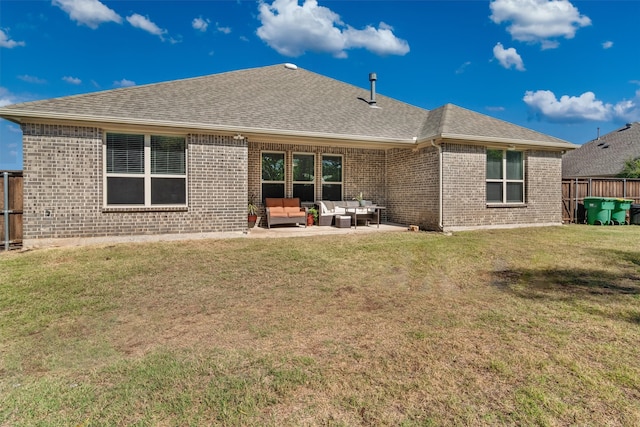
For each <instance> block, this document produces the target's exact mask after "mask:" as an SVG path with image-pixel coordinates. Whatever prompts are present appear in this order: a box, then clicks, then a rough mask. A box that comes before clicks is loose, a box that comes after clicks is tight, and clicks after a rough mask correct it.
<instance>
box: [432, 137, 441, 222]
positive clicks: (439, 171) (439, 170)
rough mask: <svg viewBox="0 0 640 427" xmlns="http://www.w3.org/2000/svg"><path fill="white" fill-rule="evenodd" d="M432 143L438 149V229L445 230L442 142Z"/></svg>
mask: <svg viewBox="0 0 640 427" xmlns="http://www.w3.org/2000/svg"><path fill="white" fill-rule="evenodd" d="M431 145H432V146H433V147H436V148H437V149H438V175H439V176H438V183H439V184H438V187H439V188H438V229H440V231H443V229H444V227H443V226H442V194H443V193H444V192H443V184H442V144H436V140H435V139H432V140H431Z"/></svg>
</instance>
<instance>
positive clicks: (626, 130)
mask: <svg viewBox="0 0 640 427" xmlns="http://www.w3.org/2000/svg"><path fill="white" fill-rule="evenodd" d="M638 157H640V122H635V123H629V124H627V125H625V126H624V127H622V128H620V129H617V130H614V131H613V132H610V133H608V134H606V135H604V136H601V137H600V138H598V139H594V140H592V141H589V142H587V143H586V144H584V145H582V146H581V147H580V148H578V149H577V150H574V151H572V152H569V153H567V154H565V155H564V156H562V176H563V177H566V178H579V177H607V176H616V175H618V174H619V173H620V172H622V169H623V167H624V162H625V161H627V160H630V159H636V158H638Z"/></svg>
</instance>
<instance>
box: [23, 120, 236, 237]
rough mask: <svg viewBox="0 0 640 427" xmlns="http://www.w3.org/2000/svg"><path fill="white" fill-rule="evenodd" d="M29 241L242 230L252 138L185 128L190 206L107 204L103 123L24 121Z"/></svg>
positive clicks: (27, 230) (25, 195) (26, 215)
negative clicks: (249, 140)
mask: <svg viewBox="0 0 640 427" xmlns="http://www.w3.org/2000/svg"><path fill="white" fill-rule="evenodd" d="M22 132H23V157H24V189H25V190H24V218H23V219H24V230H23V233H24V241H25V245H26V246H29V245H30V244H37V243H36V241H37V240H38V239H57V238H82V237H100V236H127V235H142V234H181V233H211V232H223V231H224V232H229V231H239V232H241V231H245V230H246V228H247V212H246V194H247V163H246V158H247V146H246V142H245V141H236V140H234V139H233V138H232V137H224V136H210V135H187V138H186V142H187V148H188V158H187V179H188V183H187V189H188V196H187V197H188V204H189V206H188V208H173V209H171V208H169V209H163V208H153V209H149V208H141V209H112V208H105V207H104V206H103V188H102V186H103V173H104V172H103V166H102V165H103V162H102V138H103V131H102V130H101V129H99V128H89V127H77V126H63V125H41V124H24V125H22Z"/></svg>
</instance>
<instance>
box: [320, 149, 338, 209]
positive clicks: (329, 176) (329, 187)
mask: <svg viewBox="0 0 640 427" xmlns="http://www.w3.org/2000/svg"><path fill="white" fill-rule="evenodd" d="M322 200H342V156H322Z"/></svg>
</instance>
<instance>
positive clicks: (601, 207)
mask: <svg viewBox="0 0 640 427" xmlns="http://www.w3.org/2000/svg"><path fill="white" fill-rule="evenodd" d="M615 206H616V204H615V199H612V198H609V197H585V198H584V208H585V209H586V211H587V224H590V225H608V224H609V223H610V222H611V211H612V210H613V209H614V208H615Z"/></svg>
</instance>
